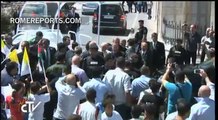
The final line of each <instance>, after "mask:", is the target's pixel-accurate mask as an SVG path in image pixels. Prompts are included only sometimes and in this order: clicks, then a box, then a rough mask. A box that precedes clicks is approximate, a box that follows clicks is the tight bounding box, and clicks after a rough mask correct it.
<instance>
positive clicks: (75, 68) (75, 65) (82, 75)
mask: <svg viewBox="0 0 218 120" xmlns="http://www.w3.org/2000/svg"><path fill="white" fill-rule="evenodd" d="M80 62H81V58H80V56H78V55H74V56H73V57H72V65H71V72H72V73H74V74H75V75H77V76H78V78H79V80H80V84H81V86H82V85H83V84H84V83H85V82H87V81H88V80H89V78H88V76H87V75H86V72H85V71H84V70H83V69H81V68H79V65H80Z"/></svg>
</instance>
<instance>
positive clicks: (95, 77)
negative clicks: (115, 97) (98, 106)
mask: <svg viewBox="0 0 218 120" xmlns="http://www.w3.org/2000/svg"><path fill="white" fill-rule="evenodd" d="M102 72H103V71H101V70H99V69H93V70H92V79H90V80H89V81H88V82H86V83H85V84H84V85H83V88H84V89H85V90H86V91H88V90H89V89H90V88H93V89H94V90H95V91H96V100H95V102H96V103H101V102H102V101H103V99H104V96H105V95H106V94H108V93H109V92H110V91H111V89H110V86H108V85H107V84H105V83H104V82H103V81H102V79H101V74H102Z"/></svg>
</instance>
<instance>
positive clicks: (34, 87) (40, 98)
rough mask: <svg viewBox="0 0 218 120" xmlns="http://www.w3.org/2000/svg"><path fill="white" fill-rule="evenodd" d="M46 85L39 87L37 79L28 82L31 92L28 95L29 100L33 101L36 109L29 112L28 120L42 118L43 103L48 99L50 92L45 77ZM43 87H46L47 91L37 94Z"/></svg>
mask: <svg viewBox="0 0 218 120" xmlns="http://www.w3.org/2000/svg"><path fill="white" fill-rule="evenodd" d="M45 83H46V85H45V86H43V87H42V88H41V85H40V83H39V82H38V81H36V82H32V83H30V90H31V94H30V96H29V99H28V100H29V101H33V102H34V106H37V107H36V109H35V110H34V111H32V112H30V113H29V115H28V120H43V113H44V104H45V103H46V102H49V101H50V93H51V91H52V89H51V87H50V85H49V82H48V79H47V78H46V79H45ZM44 88H47V91H48V93H45V94H39V93H40V92H42V90H43V89H44Z"/></svg>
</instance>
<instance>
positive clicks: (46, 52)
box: [41, 38, 56, 69]
mask: <svg viewBox="0 0 218 120" xmlns="http://www.w3.org/2000/svg"><path fill="white" fill-rule="evenodd" d="M49 45H50V41H49V40H48V39H44V38H43V39H42V48H43V50H42V53H41V54H42V59H43V61H44V67H45V69H47V68H48V67H49V66H51V65H53V64H54V63H55V62H56V59H55V53H56V50H55V48H53V47H49Z"/></svg>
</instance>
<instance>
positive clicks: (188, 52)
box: [186, 51, 197, 65]
mask: <svg viewBox="0 0 218 120" xmlns="http://www.w3.org/2000/svg"><path fill="white" fill-rule="evenodd" d="M196 58H197V54H196V51H195V52H191V51H187V60H186V64H190V61H191V60H190V59H192V64H193V65H196Z"/></svg>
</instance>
